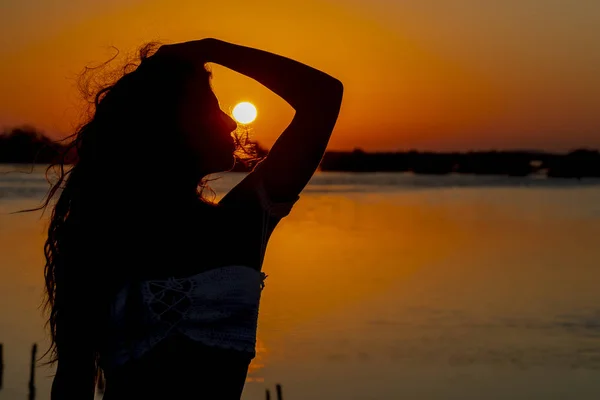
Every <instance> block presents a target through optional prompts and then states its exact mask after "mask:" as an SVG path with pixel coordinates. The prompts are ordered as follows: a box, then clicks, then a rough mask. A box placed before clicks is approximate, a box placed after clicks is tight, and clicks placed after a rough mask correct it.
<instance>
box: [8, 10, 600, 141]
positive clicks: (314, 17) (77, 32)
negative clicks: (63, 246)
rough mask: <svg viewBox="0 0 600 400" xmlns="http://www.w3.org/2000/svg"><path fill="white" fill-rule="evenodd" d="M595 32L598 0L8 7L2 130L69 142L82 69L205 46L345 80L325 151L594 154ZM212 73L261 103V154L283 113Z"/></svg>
mask: <svg viewBox="0 0 600 400" xmlns="http://www.w3.org/2000/svg"><path fill="white" fill-rule="evenodd" d="M48 3H51V4H48ZM598 26H600V2H599V1H597V0H578V1H577V2H571V1H568V0H518V1H517V0H504V1H503V2H487V1H482V0H453V1H448V0H405V1H399V0H371V1H366V0H328V1H326V0H302V1H300V0H294V1H281V0H253V1H248V0H246V1H242V0H217V1H209V2H200V1H197V0H184V1H178V0H173V1H169V0H153V1H145V0H121V1H117V0H106V1H103V2H98V1H94V0H79V1H78V2H76V4H75V5H74V4H73V2H71V1H67V0H55V1H53V2H47V1H42V0H27V1H17V0H5V1H3V2H2V4H0V126H3V127H7V126H13V125H16V124H25V123H28V124H31V125H34V126H36V127H39V128H41V129H42V130H44V131H46V132H48V133H51V134H53V135H55V136H58V135H64V134H66V133H69V132H70V130H71V128H72V126H73V125H74V124H76V123H77V122H78V119H77V115H78V112H79V109H80V106H81V103H80V102H79V99H78V94H77V91H76V89H75V86H74V83H75V78H76V76H77V73H78V72H80V71H81V69H82V68H83V67H84V66H85V65H89V64H94V63H100V62H102V61H105V60H106V59H108V58H109V57H110V56H111V55H112V54H113V53H112V50H111V49H110V47H109V46H116V47H118V48H119V49H121V50H123V51H124V52H129V51H131V50H134V49H135V48H136V47H137V46H139V45H140V44H142V43H143V42H146V41H150V40H161V41H164V42H177V41H185V40H192V39H198V38H201V37H206V36H212V37H218V38H221V39H224V40H229V41H233V42H236V43H239V44H244V45H249V46H256V47H260V48H264V49H266V50H270V51H274V52H277V53H280V54H282V55H285V56H289V57H292V58H296V59H298V60H300V61H302V62H305V63H308V64H310V65H312V66H315V67H317V68H320V69H322V70H324V71H326V72H328V73H330V74H332V75H334V76H335V77H337V78H339V79H340V80H342V81H343V82H344V84H345V88H346V92H345V99H344V104H343V108H342V112H341V115H340V119H339V122H338V125H337V127H336V130H335V132H334V135H333V137H332V140H331V145H330V148H331V149H352V148H354V147H362V148H364V149H367V150H396V149H400V150H401V149H410V148H417V149H430V150H467V149H489V148H498V149H506V148H541V149H546V150H558V151H563V150H568V149H571V148H574V147H580V146H588V147H596V148H600V109H599V108H598V107H599V106H600V35H597V29H598V28H597V27H598ZM214 76H215V78H214V87H215V91H216V93H217V95H218V96H219V99H220V100H221V104H222V106H223V107H224V108H228V107H231V106H233V105H234V104H235V103H236V102H238V101H242V100H248V101H251V102H253V103H254V104H256V106H257V108H258V110H259V118H258V119H257V121H256V122H255V132H256V137H257V139H258V140H259V141H261V142H263V143H264V144H266V145H267V146H270V145H271V144H272V142H273V141H274V140H275V138H276V137H277V135H278V134H279V133H280V132H281V130H282V129H283V128H284V127H285V126H286V125H287V123H288V121H289V119H290V118H291V115H292V111H291V110H290V109H289V108H288V106H287V105H286V104H285V103H284V102H283V101H282V100H280V99H279V98H277V97H276V96H275V95H273V94H272V93H270V92H269V91H268V90H267V89H265V88H263V87H262V86H260V85H259V84H257V83H255V82H252V81H250V80H249V79H247V78H245V77H242V76H240V75H237V74H235V73H233V72H231V71H228V70H225V69H224V68H221V67H215V68H214Z"/></svg>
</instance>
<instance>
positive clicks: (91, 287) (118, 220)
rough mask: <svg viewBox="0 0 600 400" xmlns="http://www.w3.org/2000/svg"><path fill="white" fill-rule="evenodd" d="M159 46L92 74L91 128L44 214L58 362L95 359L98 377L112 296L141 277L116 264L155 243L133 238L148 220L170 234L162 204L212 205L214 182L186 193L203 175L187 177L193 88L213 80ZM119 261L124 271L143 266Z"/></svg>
mask: <svg viewBox="0 0 600 400" xmlns="http://www.w3.org/2000/svg"><path fill="white" fill-rule="evenodd" d="M158 47H160V44H158V43H150V44H147V45H145V46H143V47H142V48H141V49H140V50H139V53H138V56H137V57H136V59H135V60H134V61H133V62H128V63H126V65H125V66H124V67H122V68H120V69H118V70H115V71H116V72H112V73H109V74H106V73H104V72H105V71H106V67H107V65H108V62H107V63H105V64H103V65H101V66H100V67H96V68H86V69H85V70H84V72H83V73H82V75H81V77H80V80H79V84H80V85H79V86H80V90H81V92H82V93H83V95H84V96H85V98H86V99H87V101H88V103H89V106H90V107H89V111H88V115H87V118H86V122H85V123H83V124H82V125H81V126H80V127H79V128H78V129H77V130H76V132H75V133H74V134H73V135H71V136H70V137H69V138H68V140H69V142H68V145H67V146H66V150H67V151H66V152H64V154H63V155H62V157H61V158H60V159H59V160H58V162H57V163H55V164H53V165H51V166H50V167H49V168H48V171H47V174H48V173H50V172H51V171H54V172H56V173H57V178H56V181H55V183H54V185H53V186H52V187H51V189H50V191H49V192H48V195H47V196H46V198H45V201H44V203H43V205H42V206H41V207H40V209H42V208H43V209H46V208H47V207H48V206H49V205H51V203H52V204H53V208H52V214H51V217H50V223H49V227H48V237H47V240H46V242H45V246H44V254H45V258H46V264H45V271H44V274H45V304H44V305H45V309H46V311H47V313H48V325H49V330H50V335H51V345H50V348H49V349H48V352H47V353H46V355H48V354H49V355H50V360H49V361H48V363H54V362H55V361H57V360H59V359H60V358H61V355H62V356H64V355H65V354H67V353H70V354H73V352H87V353H88V354H93V358H94V365H95V370H96V372H97V373H98V372H99V371H100V368H99V366H98V365H99V352H100V351H101V346H102V344H101V340H100V339H101V335H102V326H103V324H102V321H103V320H105V319H106V318H107V316H108V312H109V311H108V304H109V299H110V296H111V295H114V294H115V291H116V290H117V289H118V287H119V284H120V283H122V281H123V280H125V279H127V277H128V276H127V274H128V273H131V274H133V273H134V271H123V270H122V268H121V269H117V267H113V266H112V264H111V261H110V260H111V259H112V260H114V259H115V258H116V257H121V255H120V254H119V253H120V252H121V251H122V250H123V249H131V246H132V244H131V242H132V241H135V240H138V241H139V240H145V241H148V240H152V237H151V234H150V233H148V234H147V236H144V237H138V238H133V239H132V238H131V235H132V233H131V232H134V231H135V232H136V234H138V233H137V232H139V231H143V230H144V229H139V228H140V226H141V225H140V224H142V222H144V218H145V219H146V220H147V219H149V217H148V215H152V217H153V218H152V224H153V227H155V226H156V225H158V228H161V226H160V224H161V223H163V222H164V221H166V220H167V218H164V219H161V218H160V216H157V212H156V209H157V208H159V207H158V206H159V205H160V208H161V209H169V207H171V208H173V209H174V208H178V207H180V204H190V202H186V201H187V200H192V197H193V200H194V201H195V200H199V201H200V202H205V203H210V201H208V200H206V199H205V198H204V196H203V194H202V192H203V190H204V189H206V188H207V185H206V182H207V181H206V180H205V179H203V180H201V181H200V183H199V184H198V186H197V190H196V191H195V193H194V192H192V194H190V193H189V191H188V192H183V191H178V188H180V187H183V186H185V185H183V183H189V182H190V181H191V180H192V179H196V180H197V177H193V176H186V174H185V172H183V171H188V170H189V168H187V167H188V166H189V164H188V163H190V162H191V158H190V157H192V155H189V154H187V153H186V148H185V146H184V144H183V139H182V137H183V135H181V134H179V133H178V132H177V130H178V129H179V128H178V123H177V121H178V119H177V116H178V107H179V105H180V102H181V101H182V97H183V94H184V90H185V85H186V82H188V80H189V79H192V77H195V78H196V79H197V77H198V74H201V75H204V77H205V78H206V85H207V89H208V90H211V89H210V76H211V74H210V72H209V71H208V70H207V69H206V67H204V66H201V67H200V68H199V67H198V66H194V65H192V64H191V63H190V62H188V61H184V60H178V59H168V58H166V57H165V56H163V55H160V53H159V55H156V51H157V50H158ZM112 60H114V58H113V59H111V60H109V62H111V61H112ZM100 72H103V74H100ZM98 76H102V78H101V79H98ZM107 76H108V78H109V79H108V81H109V83H108V84H107V83H104V82H106V78H107ZM184 181H185V182H184ZM188 187H189V184H188ZM186 196H187V198H184V197H186ZM132 210H135V212H132ZM161 221H162V222H161ZM146 223H147V221H146ZM154 224H156V225H154ZM135 228H137V229H135ZM158 228H157V229H158ZM146 245H147V242H146ZM129 253H133V252H132V251H130V252H129ZM123 257H127V256H123ZM129 257H133V256H131V255H130V256H129ZM117 259H119V260H120V265H123V263H124V262H127V261H131V262H132V264H136V265H137V264H140V263H143V261H141V260H133V259H132V260H127V259H125V260H124V259H123V258H117ZM132 270H133V267H132ZM97 376H99V375H97Z"/></svg>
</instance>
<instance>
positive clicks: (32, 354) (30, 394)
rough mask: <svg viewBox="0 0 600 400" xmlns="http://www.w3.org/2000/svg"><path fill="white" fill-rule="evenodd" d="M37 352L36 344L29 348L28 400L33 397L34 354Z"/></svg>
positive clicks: (32, 399) (31, 399)
mask: <svg viewBox="0 0 600 400" xmlns="http://www.w3.org/2000/svg"><path fill="white" fill-rule="evenodd" d="M36 353H37V344H35V343H34V344H33V347H32V348H31V365H30V366H29V400H34V399H35V355H36Z"/></svg>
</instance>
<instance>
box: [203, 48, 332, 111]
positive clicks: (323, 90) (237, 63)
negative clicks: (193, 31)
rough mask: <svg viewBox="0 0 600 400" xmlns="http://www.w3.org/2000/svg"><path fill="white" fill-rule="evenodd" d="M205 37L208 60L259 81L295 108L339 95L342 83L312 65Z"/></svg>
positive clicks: (326, 100) (326, 102) (299, 108)
mask: <svg viewBox="0 0 600 400" xmlns="http://www.w3.org/2000/svg"><path fill="white" fill-rule="evenodd" d="M205 40H207V41H208V42H207V49H208V51H207V61H209V62H214V63H216V64H220V65H223V66H225V67H227V68H229V69H232V70H234V71H236V72H239V73H241V74H243V75H246V76H248V77H250V78H253V79H255V80H256V81H258V82H260V83H261V84H263V85H264V86H266V87H267V88H269V89H270V90H272V91H273V92H275V93H276V94H277V95H279V96H281V97H282V98H283V99H284V100H285V101H287V102H288V103H289V104H290V105H291V106H292V107H293V108H294V109H296V110H297V111H299V110H301V109H302V108H303V107H315V106H316V105H317V104H323V103H325V104H329V103H331V100H332V98H333V97H340V98H341V92H342V84H341V83H340V82H339V81H338V80H337V79H335V78H333V77H331V76H329V75H327V74H326V73H324V72H322V71H319V70H317V69H315V68H312V67H309V66H307V65H304V64H302V63H300V62H298V61H294V60H292V59H289V58H287V57H283V56H280V55H277V54H273V53H269V52H267V51H263V50H258V49H254V48H250V47H245V46H240V45H236V44H232V43H227V42H223V41H220V40H217V39H205Z"/></svg>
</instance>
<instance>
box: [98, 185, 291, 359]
mask: <svg viewBox="0 0 600 400" xmlns="http://www.w3.org/2000/svg"><path fill="white" fill-rule="evenodd" d="M257 194H258V198H259V202H260V206H261V212H262V215H263V222H262V242H261V243H262V248H261V250H260V251H261V261H262V258H263V257H264V253H265V250H266V245H267V239H268V235H269V230H270V228H271V227H270V226H269V224H273V223H274V221H277V220H279V219H281V218H283V217H285V216H286V215H287V214H288V213H289V212H290V210H291V208H292V206H293V204H294V203H295V202H296V201H297V199H298V198H296V199H295V200H294V201H292V202H288V203H273V202H271V201H269V198H268V196H267V195H266V192H265V190H264V187H263V186H262V185H258V187H257ZM265 277H266V275H265V274H264V273H262V272H259V271H257V270H256V269H254V268H251V267H249V266H245V265H229V266H224V267H219V268H215V269H210V270H207V271H204V272H201V273H198V274H196V275H192V276H187V277H184V278H168V279H156V280H144V281H139V282H132V283H129V284H127V285H125V286H124V287H123V288H122V289H121V290H120V291H119V292H118V294H117V296H116V298H115V299H114V301H113V303H112V305H111V313H110V323H109V325H110V326H109V329H108V330H109V332H110V334H109V335H108V336H109V337H110V340H108V341H107V342H106V343H105V346H104V347H105V349H104V350H103V351H102V352H101V359H100V362H101V365H102V367H103V369H104V370H105V371H107V370H111V369H114V368H115V367H118V366H120V365H123V364H125V363H127V362H128V361H129V360H132V359H138V358H140V357H141V356H143V355H144V354H146V353H147V352H148V351H149V350H151V349H152V348H153V347H154V346H156V345H157V344H158V343H160V342H161V341H163V340H164V339H165V338H167V337H169V335H172V334H174V333H179V334H183V335H185V336H186V337H188V338H189V339H192V340H194V341H197V342H199V343H202V344H204V345H207V346H212V347H217V348H223V349H233V350H237V351H240V352H244V353H249V354H250V355H251V356H252V357H254V355H255V345H256V330H257V321H258V308H259V302H260V295H261V291H262V289H263V287H264V279H265ZM131 302H134V303H136V305H137V306H136V307H137V308H136V312H135V314H133V319H135V321H131V319H132V314H130V313H128V312H127V309H128V307H129V306H130V303H131Z"/></svg>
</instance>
